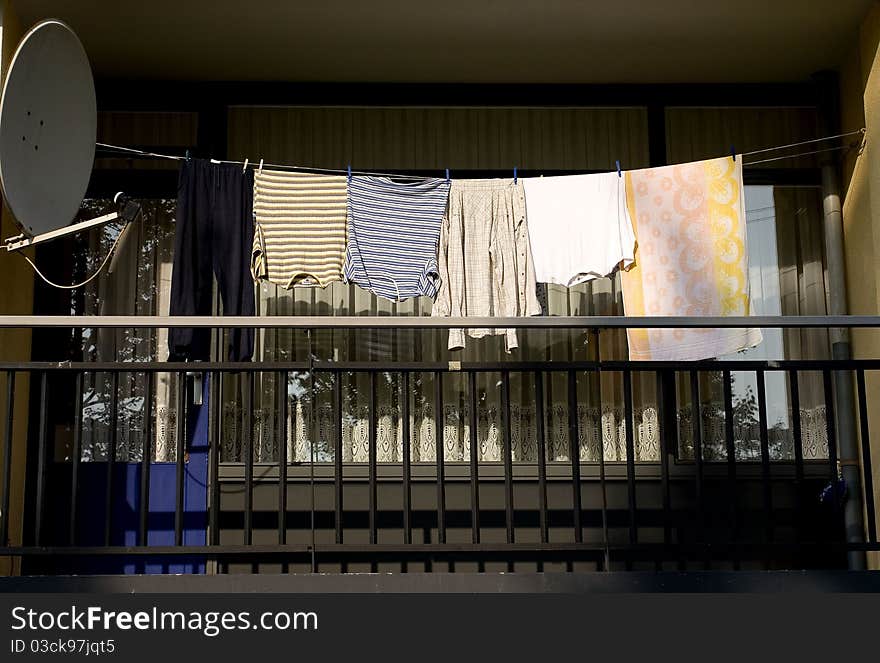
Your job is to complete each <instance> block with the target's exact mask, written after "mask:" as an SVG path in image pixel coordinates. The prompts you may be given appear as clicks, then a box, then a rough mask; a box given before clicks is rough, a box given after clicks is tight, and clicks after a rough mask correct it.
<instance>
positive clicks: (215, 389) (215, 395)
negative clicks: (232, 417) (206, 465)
mask: <svg viewBox="0 0 880 663" xmlns="http://www.w3.org/2000/svg"><path fill="white" fill-rule="evenodd" d="M208 388H209V389H210V396H211V398H210V407H211V411H210V413H209V415H208V416H209V417H210V420H209V421H210V424H211V433H210V439H209V440H208V443H209V444H210V448H211V514H210V528H211V542H212V543H213V544H214V545H218V544H219V543H220V509H221V502H220V464H221V462H222V459H221V455H220V450H221V447H222V446H223V445H222V440H223V433H224V429H223V420H222V417H221V416H220V412H221V408H220V404H221V403H222V402H223V395H222V394H223V380H222V376H221V374H220V373H217V372H213V373H211V375H210V383H209V386H208Z"/></svg>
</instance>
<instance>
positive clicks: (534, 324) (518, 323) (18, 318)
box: [0, 315, 880, 329]
mask: <svg viewBox="0 0 880 663" xmlns="http://www.w3.org/2000/svg"><path fill="white" fill-rule="evenodd" d="M38 327H63V328H76V329H87V328H92V329H97V328H140V329H156V328H160V327H167V328H174V327H211V328H221V329H235V328H246V329H251V328H255V329H280V328H290V329H377V328H401V329H455V328H464V329H475V328H487V327H512V328H519V329H528V328H533V329H541V328H557V329H559V328H571V329H634V328H640V329H672V328H681V329H706V328H726V329H730V328H739V327H752V328H779V329H784V328H792V327H799V328H805V327H816V328H823V329H824V328H831V327H842V328H848V329H855V328H863V327H877V328H880V316H876V315H827V316H826V315H791V316H771V315H763V316H705V317H704V316H700V317H697V316H534V317H449V318H441V317H432V316H375V315H372V316H366V315H364V316H281V315H279V316H255V317H246V316H146V315H144V316H131V315H128V316H126V315H95V316H80V315H3V316H0V329H11V328H14V329H21V328H38Z"/></svg>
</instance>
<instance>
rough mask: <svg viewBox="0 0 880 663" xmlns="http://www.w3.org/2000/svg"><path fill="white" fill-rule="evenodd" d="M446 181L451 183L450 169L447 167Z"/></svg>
mask: <svg viewBox="0 0 880 663" xmlns="http://www.w3.org/2000/svg"><path fill="white" fill-rule="evenodd" d="M446 183H447V184H449V169H448V168H447V169H446Z"/></svg>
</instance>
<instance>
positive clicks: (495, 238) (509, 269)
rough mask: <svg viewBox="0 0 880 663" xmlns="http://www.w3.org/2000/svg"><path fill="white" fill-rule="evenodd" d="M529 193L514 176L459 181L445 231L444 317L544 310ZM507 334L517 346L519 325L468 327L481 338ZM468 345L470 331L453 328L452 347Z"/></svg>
mask: <svg viewBox="0 0 880 663" xmlns="http://www.w3.org/2000/svg"><path fill="white" fill-rule="evenodd" d="M525 207H526V203H525V193H524V191H523V185H522V182H520V183H518V184H515V183H514V182H513V181H512V180H507V179H495V180H455V181H453V182H452V187H451V189H450V191H449V205H448V207H447V211H446V215H445V216H444V218H443V226H442V229H441V231H440V251H439V264H440V279H441V284H440V290H439V292H438V295H437V300H436V301H435V302H434V309H433V311H432V312H431V314H432V315H435V316H443V317H464V316H471V317H488V316H498V317H513V316H528V315H540V314H541V305H540V304H539V303H538V298H537V296H536V294H535V289H536V288H535V286H536V283H535V268H534V265H533V264H532V252H531V248H530V246H529V229H528V222H527V221H526V209H525ZM491 334H495V335H502V334H503V335H504V336H505V349H506V350H507V351H508V352H509V351H510V350H513V349H515V348H516V347H518V341H517V337H516V330H515V329H468V330H467V335H468V336H471V337H472V338H481V337H483V336H488V335H491ZM463 347H465V331H464V330H462V329H450V330H449V349H450V350H456V349H461V348H463Z"/></svg>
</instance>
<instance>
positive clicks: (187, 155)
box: [186, 150, 191, 161]
mask: <svg viewBox="0 0 880 663" xmlns="http://www.w3.org/2000/svg"><path fill="white" fill-rule="evenodd" d="M190 158H191V157H190V155H189V150H187V151H186V160H187V161H189V160H190Z"/></svg>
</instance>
